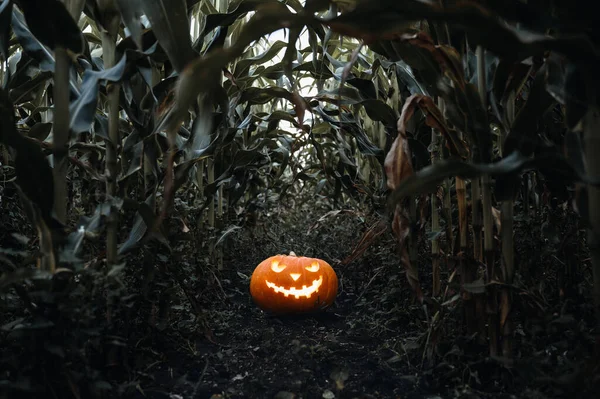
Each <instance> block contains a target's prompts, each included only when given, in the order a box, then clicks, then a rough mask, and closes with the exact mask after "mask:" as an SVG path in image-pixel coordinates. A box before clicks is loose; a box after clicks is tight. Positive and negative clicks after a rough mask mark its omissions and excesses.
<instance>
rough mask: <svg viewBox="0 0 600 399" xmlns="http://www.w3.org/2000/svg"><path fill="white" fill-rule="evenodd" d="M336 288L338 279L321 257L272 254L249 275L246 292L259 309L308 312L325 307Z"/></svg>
mask: <svg viewBox="0 0 600 399" xmlns="http://www.w3.org/2000/svg"><path fill="white" fill-rule="evenodd" d="M337 291H338V278H337V276H336V274H335V271H334V270H333V268H332V267H331V266H330V265H329V263H327V262H325V261H324V260H321V259H315V258H307V257H304V256H296V254H294V253H293V252H291V253H290V254H289V255H275V256H272V257H270V258H268V259H265V260H264V261H262V262H261V263H260V264H259V265H258V266H257V267H256V269H255V270H254V273H252V277H251V278H250V295H251V296H252V299H254V302H255V303H256V304H257V305H258V307H260V308H261V309H263V310H266V311H269V312H273V313H278V314H283V313H308V312H314V311H318V310H321V309H325V308H327V307H329V306H330V305H331V304H332V303H333V301H334V300H335V297H336V295H337Z"/></svg>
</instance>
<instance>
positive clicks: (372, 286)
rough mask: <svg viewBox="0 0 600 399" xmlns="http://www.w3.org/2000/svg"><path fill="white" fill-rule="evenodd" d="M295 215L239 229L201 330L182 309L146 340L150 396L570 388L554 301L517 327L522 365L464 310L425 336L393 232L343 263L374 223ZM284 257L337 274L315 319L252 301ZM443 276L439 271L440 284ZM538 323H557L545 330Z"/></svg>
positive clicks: (520, 392)
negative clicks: (485, 338) (263, 277)
mask: <svg viewBox="0 0 600 399" xmlns="http://www.w3.org/2000/svg"><path fill="white" fill-rule="evenodd" d="M317 214H318V212H317ZM323 214H324V212H322V213H320V214H318V215H320V216H323ZM296 218H297V219H293V218H292V220H288V221H287V222H282V221H280V222H276V223H268V224H266V225H264V226H263V229H262V230H259V231H262V233H261V234H251V235H248V234H247V231H246V232H242V233H240V234H238V235H237V236H235V238H234V239H232V240H231V242H230V244H228V245H229V248H230V251H229V254H230V255H226V256H225V261H224V270H222V271H213V272H211V274H212V275H213V277H214V278H212V279H211V278H208V279H207V280H211V281H212V282H209V283H206V284H205V283H200V281H204V280H205V279H198V282H199V286H198V287H197V288H196V290H195V291H196V292H199V294H198V295H197V298H199V301H200V302H201V303H202V307H203V308H204V309H206V312H205V316H204V321H203V325H204V326H207V330H208V332H206V333H204V334H203V333H201V330H202V329H200V330H198V329H197V328H196V329H195V330H194V328H193V327H192V326H193V325H194V320H193V319H194V317H193V316H192V312H187V311H186V310H185V307H184V308H183V309H182V311H181V312H180V313H179V314H178V315H177V316H173V320H172V321H171V322H170V323H169V326H168V327H165V329H164V330H163V331H162V332H160V333H159V334H153V336H154V341H152V342H146V343H145V344H146V345H144V346H150V347H152V348H154V350H155V351H156V352H157V353H155V355H158V354H160V356H158V357H156V356H153V358H154V362H150V361H147V363H150V365H149V366H148V370H147V374H148V377H149V378H148V379H147V380H146V381H145V383H144V384H143V390H144V393H145V395H146V396H145V397H154V398H162V397H164V398H167V397H173V396H167V395H172V394H176V395H181V397H184V398H188V397H189V398H436V397H444V398H445V397H461V398H485V397H494V398H513V397H527V398H546V397H561V395H562V394H563V393H565V392H569V391H571V389H573V384H572V382H565V384H563V385H562V386H561V385H560V384H559V385H558V386H557V384H554V383H551V381H552V378H553V377H552V373H556V372H562V370H563V369H564V367H563V368H561V369H560V371H559V369H556V368H555V365H554V364H553V363H554V362H556V361H557V359H556V356H560V355H559V354H558V352H559V351H560V349H558V348H559V347H560V345H559V346H558V347H557V346H554V343H555V342H556V341H557V340H558V341H559V342H561V343H562V344H563V345H564V344H565V341H564V340H563V339H562V338H560V337H557V335H559V336H560V335H561V334H564V333H566V334H569V333H570V332H572V331H573V329H577V328H575V327H574V326H573V325H572V324H571V323H570V322H568V321H565V320H562V322H564V323H565V324H561V323H562V322H561V321H560V319H561V318H563V319H564V317H562V316H561V314H560V313H562V314H564V313H565V312H564V309H563V311H562V312H561V311H560V310H559V309H560V306H561V305H560V304H559V303H557V304H556V306H559V308H557V312H559V313H556V312H555V313H554V316H550V315H551V314H552V310H551V309H547V310H546V311H547V312H550V313H549V314H548V313H545V314H546V317H547V319H546V320H542V319H540V320H538V321H539V322H536V320H537V319H536V317H537V316H535V317H534V316H532V315H533V313H532V314H530V315H529V317H530V318H531V320H530V322H529V324H518V329H517V332H518V333H520V334H521V335H520V336H519V338H522V337H523V339H522V340H520V339H518V340H517V342H518V346H517V348H516V353H518V357H519V359H517V363H506V362H504V361H503V360H502V359H490V358H489V357H488V356H487V350H488V349H487V347H486V346H481V345H479V344H478V343H477V341H476V340H475V339H473V337H467V336H463V335H462V333H461V329H460V325H461V324H462V320H461V319H460V314H461V310H460V307H457V308H456V309H455V310H454V311H453V312H452V313H451V314H449V315H447V316H446V318H445V320H444V321H443V322H442V323H441V325H442V326H441V328H439V329H436V330H431V329H428V326H427V323H426V318H425V311H424V310H423V308H422V307H421V306H420V305H419V304H418V303H417V302H416V301H415V300H414V298H413V296H412V294H411V292H410V289H409V287H408V284H407V282H406V280H405V275H404V272H403V270H402V269H401V267H400V266H399V263H398V256H397V255H396V253H395V251H396V246H395V244H394V238H393V236H392V235H391V234H390V233H389V232H388V233H386V234H384V235H383V236H381V238H380V239H379V240H378V241H377V242H376V243H375V245H373V246H372V247H371V248H370V249H369V250H368V251H367V252H366V254H365V255H364V256H363V257H361V258H359V259H358V260H356V261H354V262H352V263H349V264H347V265H342V264H341V263H340V260H341V259H344V258H345V257H346V256H348V255H349V254H350V252H351V251H352V248H353V246H354V245H355V244H356V243H357V241H358V240H359V239H360V236H361V234H362V232H363V231H364V229H365V228H366V226H367V225H368V224H369V223H370V222H372V221H373V220H369V221H366V222H365V219H364V218H363V217H362V216H361V215H358V214H355V213H352V212H348V213H340V214H337V215H335V216H333V217H330V218H329V220H328V221H327V222H324V223H321V224H318V225H315V224H314V221H315V220H317V219H318V216H317V215H314V216H313V217H309V218H306V215H304V216H301V215H298V216H296ZM254 230H255V231H257V229H254ZM526 241H527V240H526V239H524V238H523V240H521V242H520V245H521V246H526V245H527V242H526ZM290 250H294V251H295V252H296V253H298V254H303V255H306V256H316V257H320V258H323V259H325V260H327V261H328V262H330V263H331V264H332V266H333V267H334V269H335V270H336V272H337V274H338V277H339V279H340V290H339V294H338V297H337V300H336V302H335V304H334V305H333V307H332V308H330V309H328V310H327V311H325V312H323V313H322V314H319V315H312V316H302V317H276V316H271V315H268V314H265V313H264V312H262V311H261V310H259V309H258V308H257V307H256V306H255V305H254V304H253V302H252V300H251V298H250V295H249V291H248V287H249V277H250V275H251V274H252V271H253V269H254V267H255V266H256V265H257V264H258V263H259V262H260V261H262V260H263V259H265V258H267V257H268V256H271V255H273V254H275V253H287V252H289V251H290ZM427 262H428V261H427V258H423V261H422V264H420V265H419V266H420V269H421V271H422V275H421V278H422V281H423V285H424V287H425V289H426V291H427V286H428V285H429V284H428V282H429V279H430V271H429V270H430V265H428V264H427ZM448 272H449V271H448V270H444V271H443V273H444V274H443V276H442V278H447V277H448V274H447V273H448ZM204 275H207V274H206V273H205V274H204ZM573 311H574V312H577V313H578V316H576V317H588V316H589V314H588V313H587V312H586V310H585V309H584V310H582V309H581V308H574V309H573ZM584 313H586V314H585V315H584ZM557 320H558V322H557ZM544 325H546V326H548V325H550V326H554V327H553V328H551V329H548V330H546V331H547V334H544V333H541V332H540V331H543V328H542V327H541V326H544ZM540 329H542V330H540ZM185 331H188V332H185ZM431 331H434V332H433V334H432V332H431ZM535 331H537V333H535ZM532 332H533V334H534V335H530V334H531V333H532ZM436 334H437V336H432V335H436ZM590 339H591V338H590V337H589V336H587V337H586V338H585V339H584V340H583V341H581V342H579V343H575V342H572V341H570V342H569V343H568V344H567V345H568V346H569V347H570V349H572V350H573V351H585V350H589V349H590V348H592V347H593V345H592V342H591V341H590ZM433 340H436V342H437V343H438V345H437V346H436V349H435V353H434V354H433V359H434V360H433V361H432V362H428V361H427V360H426V358H427V356H426V355H427V354H428V352H427V351H428V350H429V349H428V348H429V346H428V343H429V342H431V341H433ZM159 348H160V349H159ZM585 348H587V349H585ZM580 388H581V389H583V388H582V387H580ZM138 397H140V398H142V396H138Z"/></svg>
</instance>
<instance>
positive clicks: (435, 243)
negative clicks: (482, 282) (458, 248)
mask: <svg viewBox="0 0 600 399" xmlns="http://www.w3.org/2000/svg"><path fill="white" fill-rule="evenodd" d="M438 107H439V108H440V110H441V109H442V108H443V104H442V101H441V99H438ZM442 112H443V111H442ZM439 143H440V136H439V133H438V132H437V130H435V129H431V164H432V165H433V164H435V163H436V162H437V160H438V159H439V156H440V155H439ZM439 231H440V215H439V213H438V197H437V190H436V191H434V192H433V193H432V194H431V233H432V234H435V237H433V239H432V240H431V264H432V279H433V281H432V295H433V296H438V295H439V294H440V292H441V289H442V281H441V271H440V240H439Z"/></svg>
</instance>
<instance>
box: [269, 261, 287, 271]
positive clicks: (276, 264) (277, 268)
mask: <svg viewBox="0 0 600 399" xmlns="http://www.w3.org/2000/svg"><path fill="white" fill-rule="evenodd" d="M286 267H287V266H286V265H280V264H279V261H278V260H274V261H273V263H271V270H273V271H274V272H275V273H281V272H282V271H283V270H284V269H285V268H286Z"/></svg>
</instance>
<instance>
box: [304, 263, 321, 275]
mask: <svg viewBox="0 0 600 399" xmlns="http://www.w3.org/2000/svg"><path fill="white" fill-rule="evenodd" d="M320 268H321V266H319V264H318V263H317V262H314V263H313V264H312V265H310V266H306V267H305V269H306V270H308V271H309V272H313V273H316V272H318V271H319V269H320Z"/></svg>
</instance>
